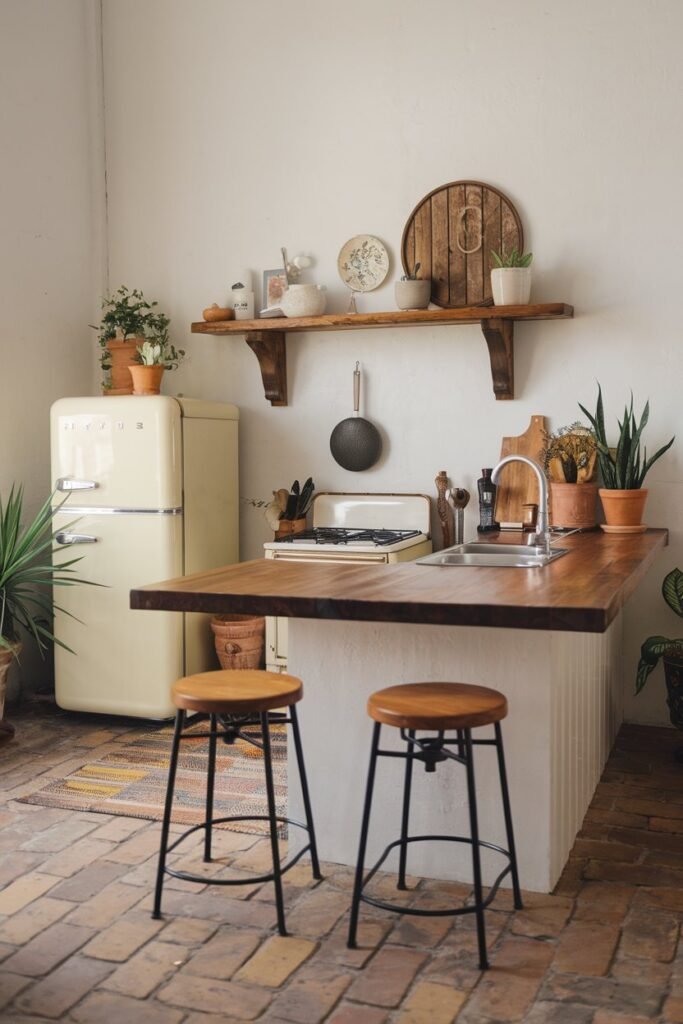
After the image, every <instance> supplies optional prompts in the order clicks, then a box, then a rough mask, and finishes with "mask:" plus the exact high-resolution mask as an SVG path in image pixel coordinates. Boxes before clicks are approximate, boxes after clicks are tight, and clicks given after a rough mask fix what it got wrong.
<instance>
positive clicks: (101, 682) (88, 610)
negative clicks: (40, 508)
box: [54, 398, 184, 719]
mask: <svg viewBox="0 0 683 1024" xmlns="http://www.w3.org/2000/svg"><path fill="white" fill-rule="evenodd" d="M105 401H106V402H109V401H110V400H109V399H105ZM111 401H112V403H114V402H118V399H113V398H112V399H111ZM143 401H145V402H146V401H147V399H146V398H145V399H143ZM54 525H55V529H56V531H58V532H60V533H61V534H62V535H63V537H62V544H63V547H64V552H63V553H64V558H63V559H62V557H61V556H60V555H59V554H58V555H56V556H55V561H62V560H66V559H67V558H74V557H78V556H79V555H82V560H81V561H80V562H78V564H77V565H76V567H75V568H76V569H77V571H78V573H79V575H80V576H81V577H83V578H84V579H88V580H92V581H93V582H95V583H101V584H103V586H101V587H90V586H78V585H77V586H73V587H58V588H55V603H56V604H57V605H59V606H61V608H63V609H65V611H67V612H70V613H71V615H73V616H75V617H76V618H75V619H74V618H70V617H69V616H68V615H65V614H63V613H61V612H59V611H58V612H57V613H56V615H55V633H56V635H57V637H59V639H60V640H62V641H63V642H64V643H66V644H67V645H68V646H69V647H70V648H71V649H72V650H73V651H74V652H75V653H74V654H71V653H69V652H68V651H65V650H63V649H62V648H60V647H55V690H56V697H57V703H58V704H59V706H60V707H62V708H66V709H68V710H73V711H94V712H100V713H104V714H115V715H132V716H134V717H139V718H156V719H160V718H169V717H171V716H172V715H173V714H174V711H175V709H174V707H173V705H172V704H171V701H170V697H169V692H170V687H171V684H172V683H174V682H175V680H176V679H178V678H179V677H180V676H182V675H183V673H184V665H183V616H182V615H181V614H180V613H175V612H144V611H131V609H130V608H129V601H130V590H131V588H132V587H134V586H138V585H140V584H143V583H151V582H154V581H157V580H158V581H160V580H165V579H169V578H172V577H175V576H180V575H182V571H183V567H182V516H180V515H98V514H92V515H89V514H84V515H81V516H74V515H73V514H72V513H69V512H67V511H62V512H58V513H57V514H56V515H55V520H54ZM74 535H75V536H76V537H78V536H80V537H85V538H87V540H85V541H79V540H77V539H76V540H75V541H74V542H73V543H71V542H70V541H71V538H72V537H73V536H74ZM76 620H81V621H76Z"/></svg>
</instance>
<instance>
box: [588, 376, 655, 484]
mask: <svg viewBox="0 0 683 1024" xmlns="http://www.w3.org/2000/svg"><path fill="white" fill-rule="evenodd" d="M579 409H581V411H582V412H583V414H584V415H585V416H587V417H588V419H589V420H590V423H591V426H592V427H593V431H594V433H595V437H596V440H597V445H598V462H599V464H600V474H601V476H602V480H603V485H604V486H605V487H606V488H607V489H609V490H615V491H631V490H634V491H637V490H640V488H641V487H642V486H643V481H644V479H645V477H646V476H647V474H648V472H649V471H650V469H652V467H653V466H654V464H655V462H656V461H657V459H659V458H661V457H662V455H663V454H664V453H665V452H666V451H668V450H669V448H670V447H671V445H672V444H673V443H674V441H675V436H674V437H672V438H671V440H670V441H669V442H668V443H667V444H665V445H663V446H662V447H661V448H660V449H659V450H658V451H656V452H655V454H654V455H651V456H650V458H649V459H648V457H647V448H643V452H642V455H641V451H640V438H641V435H642V433H643V430H644V428H645V426H646V424H647V421H648V419H649V418H650V403H649V402H646V403H645V408H644V409H643V413H642V415H641V417H640V421H639V422H638V423H636V417H635V414H634V412H633V394H631V404H630V405H627V406H626V407H625V409H624V418H623V420H618V421H617V422H618V424H619V440H618V442H617V447H616V450H615V449H611V448H610V447H609V445H608V443H607V434H606V431H605V414H604V409H603V403H602V390H601V388H600V384H598V401H597V405H596V408H595V415H591V413H589V412H588V409H586V408H585V407H584V406H583V405H581V403H580V402H579Z"/></svg>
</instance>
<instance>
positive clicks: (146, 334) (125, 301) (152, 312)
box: [90, 285, 170, 395]
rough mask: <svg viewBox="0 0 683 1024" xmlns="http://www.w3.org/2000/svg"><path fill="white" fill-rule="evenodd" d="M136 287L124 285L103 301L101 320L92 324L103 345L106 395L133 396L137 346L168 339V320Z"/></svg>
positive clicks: (103, 388) (101, 363) (103, 387)
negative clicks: (133, 368)
mask: <svg viewBox="0 0 683 1024" xmlns="http://www.w3.org/2000/svg"><path fill="white" fill-rule="evenodd" d="M157 305H158V303H157V302H148V301H147V299H146V298H145V297H144V295H143V294H142V292H141V291H139V290H138V289H137V288H133V290H132V291H131V290H129V289H128V288H127V287H126V286H125V285H121V287H120V288H118V289H117V291H115V292H114V294H113V295H110V296H109V297H107V298H104V299H103V300H102V310H103V314H102V319H101V320H100V323H99V324H91V325H90V326H91V327H92V328H93V330H96V331H97V332H98V333H97V340H98V342H99V345H100V349H101V353H100V366H101V367H102V370H103V372H104V379H103V381H102V390H103V393H104V394H105V395H130V394H131V393H132V391H133V384H132V380H131V377H130V373H129V372H128V368H129V366H131V365H132V364H133V363H134V362H136V361H137V358H138V352H137V350H138V346H139V345H141V344H142V343H143V342H144V341H145V340H155V339H157V340H158V339H159V338H164V337H165V338H166V339H167V338H168V327H169V323H170V321H169V318H168V317H167V316H166V315H165V314H164V313H159V312H158V311H157V308H156V307H157Z"/></svg>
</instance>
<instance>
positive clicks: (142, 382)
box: [128, 314, 185, 395]
mask: <svg viewBox="0 0 683 1024" xmlns="http://www.w3.org/2000/svg"><path fill="white" fill-rule="evenodd" d="M158 319H159V320H163V321H165V322H164V323H162V324H161V325H160V326H159V328H158V330H157V333H156V334H155V335H154V336H153V337H152V338H151V339H150V340H149V341H143V343H142V345H138V348H137V353H136V356H135V362H134V363H132V364H131V365H130V366H129V367H128V370H129V372H130V375H131V377H132V379H133V394H134V395H158V394H159V391H160V388H161V378H162V377H163V374H164V370H175V369H177V367H178V364H179V363H180V362H181V360H182V359H183V358H184V356H185V350H184V349H182V348H180V349H177V348H175V346H174V345H172V344H171V341H170V339H169V336H168V324H169V320H168V317H164V316H162V315H161V314H160V315H159V318H158Z"/></svg>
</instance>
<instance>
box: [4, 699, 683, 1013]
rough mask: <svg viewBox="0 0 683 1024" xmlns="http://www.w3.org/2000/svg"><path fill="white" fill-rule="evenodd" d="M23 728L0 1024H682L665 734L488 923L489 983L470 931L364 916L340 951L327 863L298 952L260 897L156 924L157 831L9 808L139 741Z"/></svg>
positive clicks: (246, 849) (187, 900) (37, 714)
mask: <svg viewBox="0 0 683 1024" xmlns="http://www.w3.org/2000/svg"><path fill="white" fill-rule="evenodd" d="M11 717H12V719H13V721H14V722H15V723H16V725H17V736H16V738H15V740H14V741H12V743H10V744H7V745H5V746H4V747H2V748H0V1021H2V1022H3V1024H4V1022H5V1021H6V1022H7V1024H21V1022H22V1021H23V1022H25V1024H31V1022H33V1024H36V1022H39V1021H43V1022H46V1021H54V1020H60V1021H66V1022H70V1024H91V1022H92V1024H118V1022H119V1021H120V1022H125V1024H147V1022H149V1024H210V1022H213V1024H217V1022H220V1021H227V1022H230V1021H238V1020H255V1021H270V1022H272V1024H278V1022H281V1024H285V1022H289V1024H292V1022H294V1024H318V1022H322V1021H329V1022H331V1024H385V1022H386V1024H397V1022H402V1024H422V1022H424V1024H449V1022H451V1021H456V1022H458V1024H504V1022H512V1021H523V1022H524V1024H648V1022H657V1024H683V944H681V943H680V942H679V938H680V924H681V920H682V918H683V885H682V884H681V883H683V766H679V765H678V764H677V762H676V761H675V760H674V758H673V750H674V747H675V746H676V745H677V744H678V739H679V737H678V734H677V733H675V732H673V731H672V730H668V729H657V728H647V727H636V726H625V727H624V728H623V729H622V731H621V733H620V736H619V739H618V741H617V744H616V747H615V750H614V751H613V753H612V756H611V758H610V761H609V763H608V765H607V766H606V769H605V772H604V775H603V779H602V781H601V782H600V784H599V785H598V788H597V791H596V793H595V797H594V799H593V802H592V804H591V807H590V809H589V810H588V813H587V814H586V818H585V821H584V825H583V829H582V831H581V833H580V834H579V836H578V838H577V841H576V844H575V847H574V849H573V851H572V854H571V856H570V858H569V861H568V863H567V866H566V868H565V871H564V873H563V876H562V878H561V879H560V882H559V883H558V886H557V888H556V891H555V893H553V894H550V895H543V894H537V893H528V894H525V908H524V910H523V911H519V912H518V913H513V912H512V903H511V900H510V896H509V893H507V892H501V893H500V894H499V895H498V897H497V899H496V901H495V902H494V904H493V905H492V909H491V910H490V911H489V912H488V913H487V940H488V944H489V950H490V959H491V964H492V966H491V970H490V971H488V972H486V973H483V974H482V972H480V971H479V970H478V967H477V946H476V933H475V929H474V922H473V919H472V918H471V917H466V918H458V919H457V920H455V921H454V920H453V919H449V918H415V917H400V916H398V915H390V914H384V913H381V912H380V911H377V910H375V909H373V908H370V907H366V906H364V907H362V909H361V923H360V927H359V931H358V949H354V950H349V949H347V948H346V930H347V927H348V903H349V897H350V889H351V885H352V877H353V873H352V871H351V870H350V869H349V868H348V867H343V866H340V865H334V864H325V865H323V874H324V876H325V878H324V881H323V882H322V883H315V882H313V881H312V880H311V879H310V873H309V871H308V868H307V866H306V865H297V867H296V868H295V869H294V870H293V871H292V872H291V874H290V875H288V876H286V879H285V900H286V904H287V923H288V927H289V931H290V936H289V937H286V938H282V937H280V936H279V935H278V934H277V930H276V928H275V914H274V905H273V894H272V886H269V885H256V884H255V885H253V886H247V887H245V888H244V889H242V890H241V891H240V890H230V889H227V890H226V889H220V890H218V889H212V888H211V887H202V888H201V890H199V891H197V890H195V889H194V888H193V887H191V886H188V885H187V884H186V883H173V882H171V883H170V884H169V886H168V888H167V889H166V890H165V892H164V907H163V909H164V919H163V920H162V921H152V919H151V916H150V908H151V884H152V879H153V875H154V863H155V859H156V849H157V843H158V835H159V825H158V823H156V822H148V821H140V820H138V819H132V818H121V817H113V816H108V815H97V814H91V813H83V814H81V813H76V812H71V811H64V810H59V809H47V808H41V807H36V806H31V805H26V804H22V803H19V802H18V801H17V799H16V798H17V797H18V796H21V795H22V794H24V793H27V792H30V791H31V789H35V788H39V787H40V785H41V778H42V781H44V782H47V781H48V780H50V779H52V778H55V777H57V776H59V775H60V774H61V772H62V771H63V770H73V768H74V767H76V766H78V765H80V764H83V763H85V762H87V761H90V760H92V759H93V758H97V757H99V756H101V755H102V753H103V752H105V751H106V750H107V749H111V747H112V744H116V743H117V742H121V740H122V739H123V738H126V739H128V738H129V737H130V736H131V734H135V732H136V731H137V730H139V728H140V726H139V725H137V724H136V723H135V722H131V721H129V720H125V719H117V718H109V717H105V716H96V715H92V716H89V715H66V714H62V713H60V712H57V711H56V710H55V709H54V708H53V707H52V706H51V705H50V704H49V703H48V702H46V701H38V702H36V703H34V704H32V705H29V706H27V707H26V708H23V709H20V710H18V711H15V712H14V714H13V715H12V716H11ZM43 777H44V778H43ZM513 799H514V794H513ZM226 835H229V838H228V839H227V840H226V843H225V859H226V861H227V866H228V868H227V869H228V870H230V871H233V872H239V873H240V874H241V875H244V877H249V876H250V875H251V877H254V876H256V875H258V874H259V872H263V871H264V869H267V863H268V858H269V849H268V844H267V842H265V841H264V840H262V839H258V838H255V837H253V836H239V835H237V834H226ZM211 867H212V869H213V866H211ZM221 870H223V869H221ZM208 874H210V871H208V872H207V875H208ZM394 885H395V877H394V876H392V875H391V874H388V873H387V874H384V875H380V876H378V877H377V879H376V886H377V891H378V892H379V893H381V894H382V895H383V896H384V897H386V898H392V897H393V898H395V899H396V900H397V901H398V900H400V899H401V898H404V899H406V900H408V901H412V900H414V899H415V898H417V897H419V899H420V903H421V905H423V906H425V907H436V906H438V905H439V902H440V901H444V902H446V903H451V904H452V903H453V901H455V900H458V899H462V898H464V897H467V895H468V889H467V887H466V886H462V885H460V884H458V883H453V882H439V881H437V880H425V879H412V880H411V887H412V891H411V892H409V893H407V894H399V893H396V892H395V889H394Z"/></svg>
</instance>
